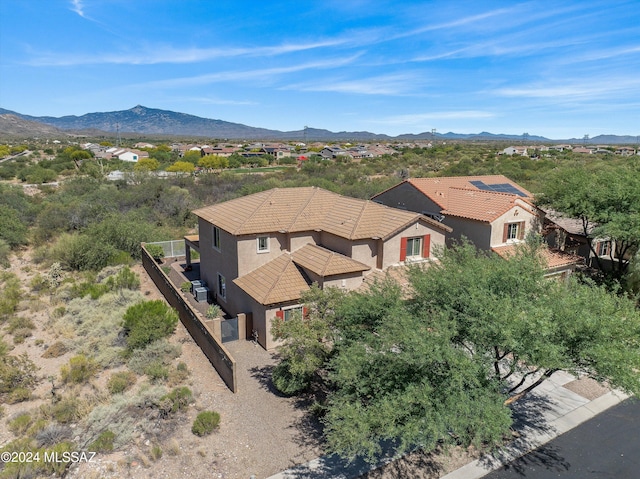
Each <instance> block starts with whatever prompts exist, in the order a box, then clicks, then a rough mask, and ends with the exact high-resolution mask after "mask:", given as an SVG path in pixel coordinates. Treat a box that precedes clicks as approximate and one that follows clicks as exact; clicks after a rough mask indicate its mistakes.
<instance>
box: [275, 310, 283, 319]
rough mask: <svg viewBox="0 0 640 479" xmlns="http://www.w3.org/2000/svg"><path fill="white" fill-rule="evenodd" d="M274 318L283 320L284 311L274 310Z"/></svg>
mask: <svg viewBox="0 0 640 479" xmlns="http://www.w3.org/2000/svg"><path fill="white" fill-rule="evenodd" d="M276 318H278V319H282V320H284V311H282V310H280V311H276Z"/></svg>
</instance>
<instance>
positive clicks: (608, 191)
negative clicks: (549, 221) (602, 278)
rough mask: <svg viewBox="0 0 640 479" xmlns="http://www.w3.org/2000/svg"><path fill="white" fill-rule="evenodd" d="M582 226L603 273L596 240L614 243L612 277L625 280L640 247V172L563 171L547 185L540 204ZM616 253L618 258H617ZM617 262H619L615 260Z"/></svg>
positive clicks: (603, 168) (623, 168)
mask: <svg viewBox="0 0 640 479" xmlns="http://www.w3.org/2000/svg"><path fill="white" fill-rule="evenodd" d="M538 202H539V204H540V205H541V206H542V207H543V208H544V207H549V208H552V209H554V210H556V211H559V212H560V213H562V214H565V215H567V216H568V217H572V218H578V219H580V220H581V222H582V230H583V234H584V235H585V237H586V238H587V240H588V242H589V247H590V249H591V252H592V254H593V256H594V259H595V260H596V262H597V264H598V267H599V269H601V270H605V268H604V267H603V264H602V261H601V260H600V257H599V256H598V254H597V252H596V250H595V240H596V239H598V238H600V239H605V240H611V241H612V242H613V244H614V246H615V248H614V249H612V251H611V254H610V259H611V264H612V275H613V277H614V278H615V279H616V280H621V279H622V278H623V276H624V275H625V273H626V272H627V270H628V267H629V259H630V258H631V256H632V255H633V254H634V253H636V252H637V251H638V248H639V247H640V168H639V167H638V165H637V164H635V165H634V164H629V165H627V166H617V167H613V166H606V165H605V166H601V167H599V168H598V169H597V170H586V169H576V168H561V169H559V170H557V171H556V172H555V173H554V174H553V175H551V176H550V177H549V179H548V181H546V182H545V183H544V186H543V190H542V195H541V196H540V198H539V200H538ZM614 252H615V255H614ZM614 258H615V259H614Z"/></svg>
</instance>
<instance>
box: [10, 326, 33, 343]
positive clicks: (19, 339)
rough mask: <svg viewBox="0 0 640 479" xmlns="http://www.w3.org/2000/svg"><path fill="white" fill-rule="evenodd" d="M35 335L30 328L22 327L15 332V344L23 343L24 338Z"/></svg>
mask: <svg viewBox="0 0 640 479" xmlns="http://www.w3.org/2000/svg"><path fill="white" fill-rule="evenodd" d="M32 335H33V333H32V331H31V330H30V329H28V328H20V329H17V330H16V331H14V332H13V342H14V343H15V344H22V343H24V340H25V339H27V338H28V337H31V336H32Z"/></svg>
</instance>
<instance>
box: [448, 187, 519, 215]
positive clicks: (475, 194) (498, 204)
mask: <svg viewBox="0 0 640 479" xmlns="http://www.w3.org/2000/svg"><path fill="white" fill-rule="evenodd" d="M519 200H520V197H518V196H515V195H509V194H506V193H496V192H493V191H482V190H471V189H466V188H456V187H452V188H449V191H448V195H447V206H446V208H445V209H444V210H442V214H444V215H449V216H460V217H462V218H470V219H472V220H478V221H486V222H489V223H490V222H492V221H493V220H495V219H496V218H498V217H499V216H501V215H503V214H504V213H506V212H507V211H509V210H510V209H511V208H513V207H514V206H516V205H519V206H521V207H526V209H529V205H528V204H526V203H525V202H522V201H519Z"/></svg>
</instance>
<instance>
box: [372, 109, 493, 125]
mask: <svg viewBox="0 0 640 479" xmlns="http://www.w3.org/2000/svg"><path fill="white" fill-rule="evenodd" d="M495 116H496V115H495V114H494V113H492V112H489V111H482V110H451V111H434V112H429V113H415V114H408V115H396V116H389V117H387V118H380V119H377V120H372V121H371V122H372V123H378V124H384V125H407V126H409V125H420V124H423V123H425V122H427V121H429V122H432V121H439V120H480V119H486V118H493V117H495Z"/></svg>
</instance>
